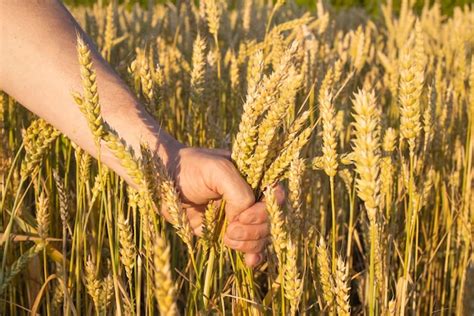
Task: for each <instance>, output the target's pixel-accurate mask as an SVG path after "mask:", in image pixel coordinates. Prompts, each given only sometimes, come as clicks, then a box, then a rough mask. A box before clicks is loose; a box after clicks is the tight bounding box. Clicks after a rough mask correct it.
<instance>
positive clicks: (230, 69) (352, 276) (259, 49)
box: [0, 0, 474, 316]
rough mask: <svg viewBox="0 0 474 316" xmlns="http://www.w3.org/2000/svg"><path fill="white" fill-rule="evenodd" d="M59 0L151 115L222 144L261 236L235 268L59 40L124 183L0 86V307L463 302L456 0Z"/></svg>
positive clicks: (367, 310)
mask: <svg viewBox="0 0 474 316" xmlns="http://www.w3.org/2000/svg"><path fill="white" fill-rule="evenodd" d="M69 3H71V6H70V8H71V12H72V14H73V16H74V17H76V18H77V20H78V22H79V24H80V25H81V26H82V27H83V28H84V30H85V32H86V33H87V34H88V35H89V36H90V38H91V40H92V41H93V42H94V43H95V44H96V45H97V48H98V51H99V52H100V54H101V55H102V56H103V58H104V59H105V60H107V61H108V62H109V63H110V64H111V65H112V66H113V67H114V69H115V70H116V71H117V73H118V74H119V75H120V76H121V78H123V80H124V81H125V82H126V83H127V85H128V86H129V87H130V89H131V91H133V92H134V93H135V95H136V97H137V98H138V99H139V100H140V102H142V103H143V104H144V106H145V107H146V109H147V111H148V112H149V113H150V114H151V115H153V116H154V117H155V119H156V120H157V121H160V122H161V123H162V124H163V127H164V128H165V129H166V130H167V131H168V132H169V133H170V134H172V135H173V136H174V137H176V139H178V140H179V141H181V142H182V143H185V144H188V145H190V146H195V147H205V148H226V149H229V150H232V153H233V154H232V160H233V163H234V166H231V167H232V168H233V167H236V168H237V169H238V170H239V172H240V173H241V174H242V176H243V177H244V178H245V179H246V180H247V182H248V183H249V185H251V186H252V188H253V190H254V193H255V196H256V198H257V199H260V198H262V197H263V196H265V197H266V200H265V203H266V204H267V212H268V215H269V218H270V228H271V243H269V244H268V247H267V248H266V260H265V262H263V263H262V264H261V265H260V266H258V267H257V268H256V269H253V270H252V269H249V268H248V267H246V266H245V264H244V262H243V256H242V253H241V252H238V251H234V250H231V249H230V248H228V247H227V246H225V244H224V242H223V241H222V236H223V232H224V231H225V227H226V225H227V223H226V220H225V216H224V211H223V210H224V207H223V206H222V205H221V206H220V207H216V205H215V204H212V203H211V204H210V205H208V207H207V208H206V210H205V212H203V219H204V222H203V231H204V235H203V237H202V238H198V237H195V236H194V235H193V230H192V228H191V226H190V223H189V220H188V217H187V216H185V215H186V213H185V212H183V211H182V208H181V205H180V200H179V196H178V194H179V192H178V189H177V188H176V187H175V184H174V182H173V179H172V178H171V177H170V176H169V175H168V174H167V173H166V171H165V168H163V166H162V165H160V160H159V159H156V157H151V156H150V153H149V152H148V151H147V150H146V148H135V149H134V150H132V149H130V148H129V147H128V146H127V144H126V143H125V141H124V140H122V139H121V138H120V135H119V134H118V133H117V132H116V131H114V130H113V128H111V127H110V126H109V125H108V124H107V122H106V121H104V118H103V117H102V116H101V103H100V101H99V100H102V99H100V95H99V94H100V93H99V92H98V87H100V85H101V82H100V80H99V81H98V80H96V75H95V73H94V65H93V62H92V61H91V58H90V56H91V55H90V52H89V47H88V45H86V44H85V43H84V41H83V40H82V39H81V38H78V39H77V54H78V56H77V57H78V61H79V63H78V67H77V68H78V69H77V73H78V75H79V74H80V75H81V80H82V85H83V87H81V89H80V91H74V92H73V93H71V102H72V101H75V103H76V104H77V106H78V107H79V109H80V110H81V111H82V113H83V114H84V118H83V119H84V120H87V122H88V123H89V127H90V129H91V131H92V133H93V135H94V136H95V140H96V142H97V144H99V143H100V144H103V145H104V146H107V148H108V150H109V151H110V152H111V153H113V154H114V155H115V156H116V157H117V158H118V159H119V160H120V162H121V164H122V165H123V166H124V168H125V169H126V170H127V172H128V174H129V175H130V176H131V177H132V178H133V179H134V181H135V182H136V183H137V188H136V189H133V188H131V187H130V186H128V185H127V184H126V183H125V182H124V181H123V179H121V178H120V177H119V176H118V175H116V174H115V173H114V172H112V171H111V170H109V169H108V168H107V167H106V166H105V165H103V164H102V163H101V162H100V161H97V160H96V159H93V157H91V156H90V155H89V154H87V153H86V152H84V151H83V150H82V149H81V148H79V147H78V146H77V145H76V144H74V143H73V142H72V141H71V140H69V139H68V138H67V137H66V136H65V135H61V133H60V132H59V131H57V130H56V129H55V128H54V127H52V126H50V125H49V124H48V123H47V122H46V121H44V120H43V119H41V118H38V117H36V116H34V115H33V114H32V113H30V112H28V111H27V110H26V109H25V108H24V107H22V106H21V105H20V104H18V102H16V101H15V100H14V99H13V98H12V97H10V96H8V95H7V94H5V93H0V141H1V142H0V149H1V150H0V233H1V238H0V261H1V266H0V315H12V316H16V315H25V314H26V312H25V311H31V310H36V311H37V312H38V313H39V314H41V315H58V314H59V315H61V314H64V315H76V314H77V315H117V314H118V315H157V314H158V313H159V314H161V315H173V316H174V315H178V314H180V313H181V314H187V315H209V314H211V315H249V316H250V315H252V316H253V315H318V314H324V315H326V314H329V315H344V316H347V315H352V314H356V315H370V316H374V315H384V316H385V315H390V316H391V315H396V316H404V315H416V316H418V315H442V316H444V315H463V312H464V313H465V314H466V315H472V314H474V312H473V311H474V301H473V300H472V299H471V298H472V297H474V294H473V291H474V285H473V284H472V283H473V280H474V277H473V275H474V263H473V262H474V256H473V251H472V250H473V244H474V242H473V241H474V239H473V236H474V234H473V232H474V195H473V194H472V193H473V190H472V189H473V184H474V173H473V168H472V160H473V159H472V158H473V154H474V152H473V148H474V145H473V140H474V58H473V52H474V8H473V7H472V5H471V6H464V7H454V6H453V5H454V4H455V2H438V3H437V4H434V5H433V6H428V5H427V6H423V5H422V4H421V3H418V4H416V5H414V6H413V8H412V7H411V5H410V1H408V0H407V1H404V5H403V6H400V5H399V4H394V5H393V7H391V6H388V5H381V6H380V7H379V6H378V5H374V2H371V3H370V2H367V3H365V2H364V3H359V5H360V7H354V6H352V5H353V3H352V2H351V3H346V2H344V3H343V2H337V3H335V7H332V6H330V5H327V6H326V5H322V4H319V5H318V9H317V10H316V9H314V8H313V6H312V5H310V4H308V7H309V8H310V10H307V9H306V7H305V6H298V5H294V3H293V2H291V1H288V3H286V4H283V3H282V2H277V4H274V3H271V2H270V1H263V0H260V1H245V2H243V1H242V2H240V1H239V2H238V5H237V1H236V2H235V3H231V5H230V6H228V7H227V6H226V3H225V1H216V0H206V1H203V2H202V5H201V6H200V7H198V6H197V3H193V2H191V1H183V2H179V3H178V2H176V3H174V4H171V5H170V4H163V3H162V2H147V3H146V4H143V5H142V6H140V5H134V3H130V2H127V3H122V2H121V3H118V2H117V3H112V4H109V3H107V2H106V1H103V2H102V3H101V4H100V5H99V4H98V2H96V3H91V2H87V4H88V5H84V2H83V1H80V2H79V1H76V2H74V1H71V2H69ZM308 3H309V2H308ZM456 3H458V4H461V2H456ZM462 3H465V2H462ZM149 4H150V7H148V5H149ZM346 5H347V6H349V5H350V7H349V8H345V6H346ZM363 6H364V7H365V8H366V9H367V10H368V11H369V13H366V11H364V8H363ZM453 30H454V31H453ZM459 30H461V31H459ZM137 152H139V153H140V155H138V154H137ZM225 162H226V163H227V164H228V165H229V164H231V162H229V161H225ZM228 165H227V166H228ZM275 183H282V185H283V186H284V187H285V188H286V191H287V193H288V194H287V195H288V196H287V201H286V202H285V203H284V205H278V204H277V202H276V198H275V196H274V192H273V191H272V187H273V184H275ZM162 206H166V207H168V209H170V210H172V212H171V215H170V217H171V220H170V222H167V221H165V220H164V218H163V217H162V216H161V215H162V214H161V213H160V210H161V207H162ZM33 314H34V313H33Z"/></svg>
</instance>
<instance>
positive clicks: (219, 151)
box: [202, 148, 231, 160]
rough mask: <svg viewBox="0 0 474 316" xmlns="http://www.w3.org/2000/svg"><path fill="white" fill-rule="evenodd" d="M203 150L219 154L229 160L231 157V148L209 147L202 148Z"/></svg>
mask: <svg viewBox="0 0 474 316" xmlns="http://www.w3.org/2000/svg"><path fill="white" fill-rule="evenodd" d="M202 150H203V151H205V152H206V153H208V154H212V155H218V156H221V157H222V158H225V159H227V160H230V158H231V152H230V150H227V149H220V148H214V149H208V148H202Z"/></svg>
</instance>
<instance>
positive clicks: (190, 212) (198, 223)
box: [185, 207, 204, 237]
mask: <svg viewBox="0 0 474 316" xmlns="http://www.w3.org/2000/svg"><path fill="white" fill-rule="evenodd" d="M185 211H186V214H187V216H188V219H189V225H191V228H192V229H193V232H194V234H195V235H196V236H199V237H201V236H202V216H203V212H204V207H190V208H187V209H185Z"/></svg>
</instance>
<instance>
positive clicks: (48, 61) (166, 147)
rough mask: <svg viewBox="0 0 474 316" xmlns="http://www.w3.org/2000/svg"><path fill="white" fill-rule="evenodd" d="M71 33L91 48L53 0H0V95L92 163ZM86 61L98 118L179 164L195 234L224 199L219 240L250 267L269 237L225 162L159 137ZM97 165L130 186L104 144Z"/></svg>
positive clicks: (258, 207)
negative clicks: (210, 207)
mask: <svg viewBox="0 0 474 316" xmlns="http://www.w3.org/2000/svg"><path fill="white" fill-rule="evenodd" d="M76 32H81V33H82V35H83V38H84V39H85V40H86V41H87V42H88V43H89V46H90V47H91V48H93V47H94V46H93V45H91V40H90V39H89V38H88V37H87V36H86V35H85V34H84V33H83V32H82V30H81V28H80V26H79V25H78V24H77V22H76V21H75V20H74V18H73V17H72V16H71V15H70V13H69V12H68V11H67V10H66V8H65V7H64V6H63V5H62V4H61V3H60V2H59V1H53V0H43V1H27V0H18V1H11V0H0V36H1V45H0V89H2V90H4V91H5V92H7V93H8V94H10V95H11V96H13V97H14V98H15V99H17V100H18V101H19V102H20V103H21V104H23V105H25V106H26V107H27V108H28V109H29V110H31V111H32V112H34V113H35V114H37V115H38V116H40V117H42V118H44V119H45V120H46V121H48V122H49V123H50V124H52V125H53V126H55V127H56V128H57V129H58V130H60V131H61V132H62V133H64V134H65V135H67V136H68V137H69V138H70V139H71V140H73V141H74V142H75V143H76V144H78V145H79V146H80V147H82V148H83V149H84V150H86V151H87V152H89V153H90V154H91V155H93V156H95V157H97V156H98V152H97V148H96V147H95V144H94V140H93V136H92V134H91V132H90V131H89V127H88V124H87V122H86V119H85V118H84V116H83V115H82V113H81V112H80V110H79V108H78V107H77V105H76V104H75V103H74V101H73V98H72V96H71V92H72V91H78V92H80V91H82V85H81V78H80V73H79V63H78V59H77V54H76ZM92 60H93V63H94V68H95V70H96V72H97V82H98V90H99V95H100V100H101V107H102V117H103V118H104V120H105V121H106V122H107V123H108V124H109V125H110V126H111V127H112V128H113V129H114V130H115V131H116V132H117V133H118V134H119V135H120V137H121V138H123V139H124V140H125V141H126V142H127V144H128V145H130V146H132V147H133V148H134V149H135V150H136V151H138V152H139V145H140V143H145V144H147V145H148V146H149V147H150V148H151V149H152V150H155V151H156V152H157V153H158V155H159V156H160V157H161V158H162V159H163V161H164V163H165V164H167V165H171V166H172V165H174V163H170V161H172V160H173V161H175V160H179V168H177V170H170V171H171V173H172V174H175V175H176V179H175V180H176V182H177V185H178V187H179V189H180V194H181V197H182V200H183V205H184V207H185V208H186V211H187V213H188V217H189V219H190V223H191V226H192V227H193V229H194V230H195V232H196V233H197V234H199V233H200V231H201V225H202V211H203V210H204V209H205V206H206V204H207V203H208V202H209V201H210V200H217V199H225V200H226V202H227V203H226V215H227V217H228V220H229V222H230V224H229V226H228V229H227V232H226V237H225V239H224V240H225V242H226V243H227V245H228V246H230V247H231V248H234V249H236V250H240V251H244V252H246V262H247V264H249V265H255V264H257V263H258V262H259V261H260V260H261V255H260V252H261V251H263V249H264V247H265V244H266V240H267V237H268V234H269V228H268V226H269V225H268V223H267V222H268V218H267V214H266V211H265V206H264V204H263V203H261V202H259V203H255V198H254V196H253V192H252V190H251V189H250V187H249V186H248V185H247V183H246V182H245V180H244V179H242V177H240V175H239V173H238V171H237V170H236V169H235V167H234V165H233V164H232V162H230V161H229V159H228V158H227V157H226V155H223V154H222V152H221V151H216V150H206V149H195V148H186V147H185V146H183V145H182V144H180V143H179V142H178V141H176V140H175V139H174V138H172V137H171V136H170V135H169V134H167V133H166V132H164V131H161V130H160V127H159V125H158V123H157V122H156V121H155V120H154V119H153V118H152V117H151V116H150V115H149V114H148V113H147V112H146V111H145V109H144V108H143V106H142V105H141V104H140V103H139V102H138V100H137V99H136V98H135V96H134V95H133V93H132V92H131V91H130V90H129V89H128V88H127V86H126V85H125V83H124V82H123V81H122V80H121V79H120V78H119V76H118V75H117V74H116V73H115V72H114V71H113V69H112V68H111V67H110V66H109V65H108V64H107V63H106V62H105V61H104V60H103V59H102V58H101V56H100V54H99V53H98V52H97V50H95V49H92ZM101 161H102V162H103V163H104V164H106V165H107V166H109V167H110V168H111V169H113V170H114V171H115V172H117V173H118V174H119V175H120V176H122V177H123V178H124V179H125V180H126V181H127V182H128V183H130V184H132V185H133V183H132V181H131V179H130V178H129V177H128V175H127V172H126V171H125V170H124V168H123V167H122V166H121V165H120V163H119V161H118V160H117V159H116V158H115V157H114V155H113V154H112V153H111V152H110V151H108V150H107V148H106V147H105V146H103V147H102V148H101ZM170 168H172V167H170Z"/></svg>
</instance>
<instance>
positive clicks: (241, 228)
mask: <svg viewBox="0 0 474 316" xmlns="http://www.w3.org/2000/svg"><path fill="white" fill-rule="evenodd" d="M269 235H270V225H268V223H265V222H264V223H263V224H256V225H244V224H242V223H241V222H239V221H235V222H232V223H230V224H229V226H228V227H227V231H226V237H227V238H228V239H231V240H234V241H256V240H259V239H264V238H266V237H268V236H269Z"/></svg>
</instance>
